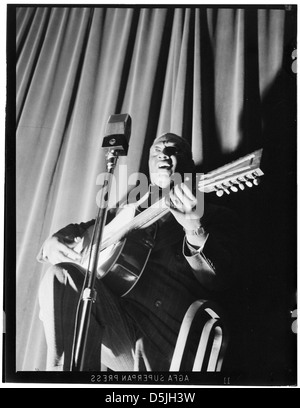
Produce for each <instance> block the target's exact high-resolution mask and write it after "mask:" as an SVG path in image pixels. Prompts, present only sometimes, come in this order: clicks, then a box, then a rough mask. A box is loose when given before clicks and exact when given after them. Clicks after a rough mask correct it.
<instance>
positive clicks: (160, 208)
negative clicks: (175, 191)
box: [101, 197, 169, 249]
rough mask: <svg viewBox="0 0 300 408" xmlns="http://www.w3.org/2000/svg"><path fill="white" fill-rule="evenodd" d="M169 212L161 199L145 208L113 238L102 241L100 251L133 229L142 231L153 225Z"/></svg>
mask: <svg viewBox="0 0 300 408" xmlns="http://www.w3.org/2000/svg"><path fill="white" fill-rule="evenodd" d="M168 211H169V207H168V206H167V204H166V200H165V198H164V197H163V198H162V199H160V200H158V201H157V202H156V203H154V204H152V205H151V206H150V207H148V208H146V209H145V210H144V211H142V212H141V213H139V214H137V215H136V216H135V217H134V218H133V219H132V220H131V221H129V222H128V223H127V224H126V225H125V226H123V227H121V228H120V229H119V230H118V231H117V232H116V233H114V235H113V236H110V237H108V238H106V239H104V240H103V242H102V244H101V249H105V248H107V247H109V246H110V245H113V244H115V243H117V242H118V241H120V240H121V239H122V238H123V237H125V236H126V235H127V234H128V233H129V232H130V231H132V230H135V229H142V228H144V227H145V226H146V225H147V224H150V223H153V222H155V221H157V220H159V219H160V218H162V217H163V216H164V215H165V214H167V213H168Z"/></svg>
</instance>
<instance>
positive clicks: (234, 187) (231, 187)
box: [229, 181, 239, 193]
mask: <svg viewBox="0 0 300 408" xmlns="http://www.w3.org/2000/svg"><path fill="white" fill-rule="evenodd" d="M229 185H230V190H231V191H233V192H234V193H237V192H238V191H239V189H238V188H237V186H236V185H235V184H234V183H233V182H232V181H229Z"/></svg>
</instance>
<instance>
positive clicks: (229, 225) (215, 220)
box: [183, 207, 241, 290]
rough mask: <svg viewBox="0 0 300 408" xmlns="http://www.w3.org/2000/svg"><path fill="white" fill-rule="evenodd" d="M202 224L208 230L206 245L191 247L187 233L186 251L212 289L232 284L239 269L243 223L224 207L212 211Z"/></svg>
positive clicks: (206, 284)
mask: <svg viewBox="0 0 300 408" xmlns="http://www.w3.org/2000/svg"><path fill="white" fill-rule="evenodd" d="M203 226H204V228H205V230H206V231H207V232H208V237H207V239H206V241H205V243H204V245H203V246H202V247H201V248H199V249H198V250H197V249H194V248H193V247H191V246H190V245H189V244H188V242H187V239H186V237H185V238H184V242H183V255H184V256H185V258H186V260H187V261H188V263H189V265H190V266H191V268H192V270H193V272H194V274H195V276H196V278H197V279H198V280H199V282H200V283H201V284H202V285H203V286H205V287H206V288H207V289H210V290H221V289H225V288H227V287H228V286H230V283H231V282H232V279H233V278H234V277H235V276H236V274H237V273H238V269H239V256H240V245H241V234H240V226H239V220H238V217H237V215H236V214H235V213H234V212H232V211H231V210H229V209H225V208H223V207H218V208H214V209H213V210H212V211H209V216H208V217H207V220H205V218H204V220H203Z"/></svg>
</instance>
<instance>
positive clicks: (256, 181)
mask: <svg viewBox="0 0 300 408" xmlns="http://www.w3.org/2000/svg"><path fill="white" fill-rule="evenodd" d="M253 184H255V185H256V186H258V185H259V184H260V178H258V177H256V178H255V179H254V180H253Z"/></svg>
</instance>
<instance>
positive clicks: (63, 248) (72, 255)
mask: <svg viewBox="0 0 300 408" xmlns="http://www.w3.org/2000/svg"><path fill="white" fill-rule="evenodd" d="M59 252H60V253H62V254H63V255H64V256H65V257H67V259H68V260H70V259H73V260H74V261H79V260H80V259H81V255H80V254H78V252H76V251H74V250H73V249H72V248H70V247H68V246H67V245H64V244H62V243H60V246H59Z"/></svg>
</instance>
